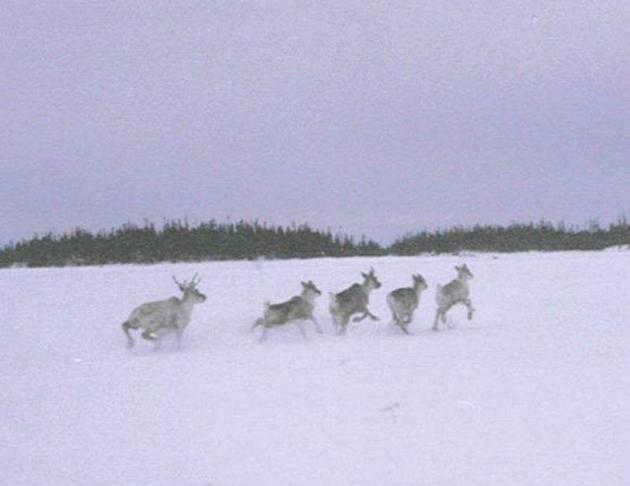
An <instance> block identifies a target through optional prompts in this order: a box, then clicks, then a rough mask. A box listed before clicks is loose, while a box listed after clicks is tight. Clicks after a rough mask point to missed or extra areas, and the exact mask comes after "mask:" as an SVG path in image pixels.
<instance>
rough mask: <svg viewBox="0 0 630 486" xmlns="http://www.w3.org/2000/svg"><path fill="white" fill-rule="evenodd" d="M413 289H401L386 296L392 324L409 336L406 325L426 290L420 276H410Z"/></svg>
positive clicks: (425, 284)
mask: <svg viewBox="0 0 630 486" xmlns="http://www.w3.org/2000/svg"><path fill="white" fill-rule="evenodd" d="M412 278H413V287H403V288H400V289H396V290H394V291H392V292H390V293H389V294H388V295H387V305H388V306H389V309H390V310H391V311H392V319H393V320H394V324H395V325H396V326H398V327H400V328H401V329H402V330H403V331H404V333H405V334H409V331H408V330H407V324H409V323H410V322H411V321H412V319H413V313H414V311H415V310H416V309H417V308H418V305H419V304H420V295H421V294H422V292H423V291H424V290H426V289H427V283H426V282H425V280H424V278H423V277H422V275H420V274H417V275H412Z"/></svg>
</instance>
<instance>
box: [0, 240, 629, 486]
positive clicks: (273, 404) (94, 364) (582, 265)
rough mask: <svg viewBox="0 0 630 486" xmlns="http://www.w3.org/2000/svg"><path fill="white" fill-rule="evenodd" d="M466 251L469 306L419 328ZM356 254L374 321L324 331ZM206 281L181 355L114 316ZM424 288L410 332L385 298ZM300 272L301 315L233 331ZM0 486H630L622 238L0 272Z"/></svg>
mask: <svg viewBox="0 0 630 486" xmlns="http://www.w3.org/2000/svg"><path fill="white" fill-rule="evenodd" d="M464 261H465V262H466V263H468V265H469V267H470V269H471V270H472V272H473V273H474V274H475V278H474V280H472V281H471V297H472V301H473V304H474V306H475V307H476V309H477V312H476V314H475V318H474V320H473V321H471V322H469V321H467V320H466V312H465V309H464V308H463V307H461V308H456V309H453V311H451V316H450V318H449V320H450V325H451V328H444V329H442V330H441V331H440V332H433V331H431V330H430V326H431V322H432V318H433V312H434V309H435V304H434V292H435V285H436V284H437V283H438V282H440V283H446V282H448V281H449V280H451V279H452V278H453V277H454V276H455V270H454V269H453V266H454V265H455V264H458V263H461V262H464ZM370 265H373V266H374V268H375V269H376V273H377V275H378V277H379V279H380V280H381V282H382V283H383V287H382V288H381V289H379V290H377V291H375V292H374V293H373V294H372V303H371V305H370V307H371V310H372V311H373V312H374V313H375V314H377V315H379V316H381V318H382V322H380V323H374V322H371V321H370V320H369V319H368V320H365V321H363V322H361V323H353V324H351V325H350V327H349V329H348V333H347V335H346V336H344V337H338V336H333V335H332V326H331V320H330V316H329V314H328V311H327V307H328V297H327V295H326V294H327V292H329V291H339V290H341V289H343V288H344V287H346V286H348V285H349V284H351V283H353V282H355V281H358V280H359V278H360V275H359V272H360V271H361V270H366V269H367V268H369V266H370ZM194 272H199V273H200V274H201V275H202V276H203V281H202V283H201V285H200V288H201V290H202V291H203V292H205V293H206V294H207V295H208V300H207V301H206V303H204V304H202V305H199V306H197V307H196V308H195V310H194V313H193V320H192V322H191V324H190V326H189V327H188V329H187V331H186V334H185V336H184V342H183V347H182V349H181V350H179V351H177V350H175V349H172V348H171V347H169V346H165V347H164V349H162V350H159V351H153V350H152V346H151V345H150V344H149V343H146V342H144V341H143V340H139V341H138V343H137V345H136V347H135V348H134V349H132V350H128V349H126V348H125V337H124V335H123V333H122V331H121V328H120V324H121V323H122V322H123V321H124V320H125V319H126V318H127V317H128V314H129V312H130V311H131V310H132V309H133V308H134V307H135V306H137V305H138V304H140V303H143V302H145V301H149V300H155V299H160V298H164V297H167V296H170V295H176V294H177V292H176V288H175V286H174V284H173V282H172V280H171V275H173V274H176V275H177V276H178V277H179V278H180V279H183V278H190V277H191V276H192V274H193V273H194ZM415 272H420V273H421V274H423V275H424V277H425V278H426V280H427V281H428V283H429V290H427V291H426V292H425V294H424V295H423V298H422V302H421V304H420V308H419V310H418V312H417V313H416V316H415V321H414V323H413V325H412V326H411V330H412V331H413V333H414V335H412V336H405V335H403V334H402V333H401V332H400V331H399V330H397V329H394V328H393V326H391V325H389V324H388V323H389V315H388V312H387V307H386V304H385V296H386V294H387V292H389V291H390V290H392V289H394V288H396V287H400V286H406V285H409V284H410V282H411V278H410V275H411V273H415ZM306 279H312V280H313V281H314V282H315V283H316V284H317V285H318V286H319V287H320V288H321V289H322V290H323V291H324V295H323V296H322V297H321V298H320V299H319V301H318V307H317V309H316V316H317V317H318V318H319V321H320V323H321V325H322V326H323V327H324V330H325V334H324V335H317V334H316V333H315V332H314V329H313V327H312V326H311V325H310V324H309V323H305V324H304V327H305V329H306V330H307V333H308V338H307V340H304V339H303V338H302V337H301V335H300V332H299V330H298V329H297V327H295V326H289V327H287V328H286V329H274V330H271V331H270V333H269V339H268V340H267V341H266V342H265V343H258V342H256V336H257V334H256V332H254V333H253V334H252V333H250V332H249V327H250V326H251V324H252V322H253V321H254V320H255V319H256V318H257V317H259V316H260V313H261V310H262V302H263V301H264V300H267V299H269V300H271V301H272V302H275V301H280V300H285V299H286V298H288V297H290V296H291V295H294V294H295V293H297V292H299V290H300V285H299V282H300V280H306ZM0 301H1V302H2V306H1V309H2V312H3V329H4V332H3V338H2V340H1V341H0V366H1V372H0V380H1V387H0V420H1V421H0V437H1V438H2V446H1V447H0V483H2V484H7V485H90V486H96V485H107V486H112V485H142V486H152V485H160V486H162V485H168V486H170V485H178V486H179V485H191V486H208V485H212V486H238V485H327V486H329V485H335V486H336V485H360V486H367V485H375V486H376V485H378V486H383V485H413V486H416V485H417V486H420V485H444V486H457V485H466V486H468V485H480V486H490V485H502V486H504V485H518V486H521V485H523V486H525V485H527V486H530V485H550V486H558V485H571V486H578V485H593V486H595V485H598V486H599V485H606V486H613V485H619V486H622V485H624V486H625V485H628V484H630V252H621V251H620V252H600V253H555V254H538V253H528V254H515V255H498V256H496V257H495V256H493V255H478V256H474V255H467V256H466V257H453V256H440V257H417V258H395V257H384V258H351V259H320V260H302V261H295V260H294V261H268V262H212V263H201V264H164V265H155V266H109V267H101V268H98V267H91V268H63V269H11V270H2V271H0Z"/></svg>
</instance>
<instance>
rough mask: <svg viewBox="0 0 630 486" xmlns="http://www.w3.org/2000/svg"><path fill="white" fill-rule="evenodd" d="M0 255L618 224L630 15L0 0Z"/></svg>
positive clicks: (616, 5)
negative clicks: (168, 233) (104, 242)
mask: <svg viewBox="0 0 630 486" xmlns="http://www.w3.org/2000/svg"><path fill="white" fill-rule="evenodd" d="M0 115H1V116H0V168H1V174H0V243H6V242H8V241H9V240H12V239H13V240H14V239H19V238H22V237H25V236H31V235H32V234H33V233H34V232H40V233H41V232H44V231H47V230H55V231H63V230H66V229H70V228H72V227H74V226H77V225H79V226H82V227H86V228H89V229H99V228H109V227H111V226H118V225H120V224H121V223H124V222H126V221H127V220H131V221H136V222H141V221H142V220H143V218H148V219H150V220H153V221H155V222H157V223H161V222H162V220H163V218H179V217H184V216H187V217H188V218H189V219H190V220H192V221H197V222H199V221H205V220H208V219H211V218H215V219H218V220H220V221H223V220H226V219H227V218H231V219H232V220H236V219H240V218H245V219H252V218H259V219H261V220H265V221H268V222H271V223H278V224H285V223H289V222H291V221H296V222H309V223H310V224H311V225H313V226H316V227H322V228H326V227H330V228H332V229H333V230H339V229H342V230H345V231H346V232H349V233H354V234H358V235H360V234H361V233H365V234H367V235H369V236H372V237H374V238H376V239H378V240H380V241H383V242H388V241H391V240H392V239H393V238H395V237H396V236H398V235H400V234H402V233H405V232H407V231H413V230H419V229H422V228H435V227H445V226H450V225H454V224H473V223H476V222H481V223H501V224H503V223H509V222H510V221H513V220H519V221H525V220H532V219H534V220H538V219H540V218H542V217H544V218H547V219H550V220H552V221H558V220H561V219H563V220H565V221H566V222H567V223H578V224H582V223H585V222H587V221H588V220H589V219H595V218H597V219H599V220H600V222H608V221H610V220H615V219H616V218H617V216H618V215H620V214H621V213H622V212H624V211H625V212H626V213H627V214H628V215H629V216H630V189H629V188H630V2H628V1H627V0H621V1H601V0H598V1H592V2H587V1H558V0H554V1H527V2H523V1H521V0H518V1H511V0H501V1H489V0H483V1H478V2H477V1H471V0H464V1H452V2H444V1H442V0H425V1H422V2H420V1H410V2H392V1H379V2H367V1H358V2H351V1H346V0H344V1H339V0H335V1H330V2H329V1H324V0H317V1H313V2H309V1H295V2H293V1H291V2H290V1H275V0H267V1H260V2H241V1H194V2H193V1H191V2H176V1H164V2H162V1H156V0H146V1H145V0H142V1H136V2H132V1H121V2H112V1H109V0H108V1H89V2H88V1H84V2H78V1H56V2H49V1H45V2H44V1H42V2H29V1H26V0H18V1H3V2H2V8H1V12H0Z"/></svg>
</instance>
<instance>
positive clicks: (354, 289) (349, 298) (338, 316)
mask: <svg viewBox="0 0 630 486" xmlns="http://www.w3.org/2000/svg"><path fill="white" fill-rule="evenodd" d="M361 275H362V276H363V283H362V284H358V283H355V284H353V285H351V286H350V287H348V288H347V289H345V290H343V291H341V292H339V293H338V294H333V293H330V294H329V295H330V304H329V306H328V308H329V310H330V313H331V315H332V318H333V323H334V325H335V329H336V331H337V333H338V334H344V333H345V332H346V326H347V325H348V321H349V320H350V317H352V316H353V315H354V314H358V313H359V312H361V313H362V315H360V316H357V317H355V318H354V319H352V321H353V322H359V321H362V320H363V319H365V318H366V317H369V318H370V319H372V320H373V321H378V320H379V318H378V317H376V316H375V315H374V314H372V313H371V312H370V311H369V309H368V307H367V306H368V304H369V303H370V292H372V290H374V289H378V288H380V286H381V282H379V281H378V279H377V278H376V275H375V274H374V269H373V268H370V272H369V273H363V272H361Z"/></svg>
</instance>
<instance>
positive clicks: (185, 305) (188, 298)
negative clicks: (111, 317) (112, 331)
mask: <svg viewBox="0 0 630 486" xmlns="http://www.w3.org/2000/svg"><path fill="white" fill-rule="evenodd" d="M173 281H174V282H175V284H176V285H177V286H178V287H179V290H181V291H182V294H183V295H182V298H181V299H179V298H177V297H171V298H169V299H165V300H158V301H155V302H147V303H146V304H142V305H140V306H138V307H136V308H135V309H134V310H133V312H132V313H131V315H130V316H129V319H127V320H126V321H125V322H123V324H122V329H123V331H124V333H125V335H126V336H127V347H129V348H131V347H132V346H133V345H134V344H135V341H134V339H133V338H132V337H131V333H130V332H129V330H130V329H142V333H141V334H140V336H141V337H142V338H144V339H146V340H147V341H152V342H154V343H155V344H156V346H159V343H160V340H161V339H162V337H163V336H165V335H167V334H172V333H174V334H175V335H176V336H177V345H178V346H179V345H180V341H181V337H182V334H183V332H184V330H185V329H186V326H188V323H189V322H190V317H191V314H192V309H193V306H194V305H195V304H200V303H202V302H204V301H205V300H206V296H205V295H204V294H202V293H201V292H199V290H198V289H197V285H199V282H200V281H201V279H198V280H197V274H195V276H194V277H193V278H192V280H191V281H190V282H186V281H184V282H183V283H182V282H179V281H177V279H176V278H175V276H173Z"/></svg>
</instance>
